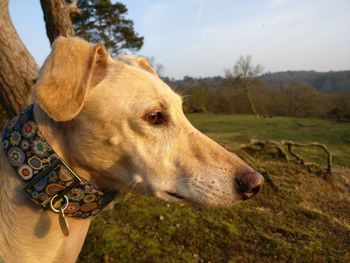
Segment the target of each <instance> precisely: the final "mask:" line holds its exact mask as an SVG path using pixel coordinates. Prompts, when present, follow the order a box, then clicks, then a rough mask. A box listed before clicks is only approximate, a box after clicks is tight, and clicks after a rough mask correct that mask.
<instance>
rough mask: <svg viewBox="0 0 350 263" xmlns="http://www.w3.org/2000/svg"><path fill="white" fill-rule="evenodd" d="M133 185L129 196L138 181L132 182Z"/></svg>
mask: <svg viewBox="0 0 350 263" xmlns="http://www.w3.org/2000/svg"><path fill="white" fill-rule="evenodd" d="M134 182H135V183H134V184H133V185H132V187H131V189H130V191H129V193H130V194H131V192H132V190H134V187H135V186H136V185H137V184H138V183H139V182H138V181H134Z"/></svg>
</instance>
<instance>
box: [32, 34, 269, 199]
mask: <svg viewBox="0 0 350 263" xmlns="http://www.w3.org/2000/svg"><path fill="white" fill-rule="evenodd" d="M34 91H35V100H36V102H37V103H38V104H39V105H40V107H41V108H42V110H43V111H44V112H46V114H47V115H48V116H50V117H51V118H52V119H53V120H55V121H56V122H58V123H59V125H61V127H62V133H64V135H65V143H66V145H65V147H66V148H67V149H68V151H69V152H70V155H69V159H70V160H68V161H69V162H70V163H72V164H74V166H75V167H79V169H80V170H82V169H83V170H85V171H86V172H87V173H88V174H89V176H90V178H88V179H90V180H92V181H93V182H95V183H96V184H97V185H98V186H100V187H102V188H106V189H110V190H115V189H122V188H125V187H127V186H129V187H130V188H133V191H134V192H139V193H145V194H151V195H154V196H157V197H159V198H161V199H164V200H169V201H171V200H179V199H186V200H188V201H191V202H196V203H199V204H202V205H228V204H231V203H233V202H235V201H238V200H242V199H246V198H249V197H251V196H253V195H255V194H256V193H257V192H258V191H259V188H260V187H261V185H262V183H263V177H262V176H261V175H260V174H259V173H257V172H255V171H254V170H253V169H252V168H251V167H249V166H248V165H247V164H246V163H244V162H243V161H242V160H241V159H240V158H238V157H237V156H235V155H234V154H232V153H230V152H228V151H226V150H225V149H224V148H222V147H221V146H220V145H218V144H217V143H215V142H214V141H212V140H211V139H209V138H208V137H206V136H205V135H203V134H202V133H200V132H199V131H198V130H196V129H195V128H194V127H193V126H192V125H191V124H190V123H189V121H188V120H187V119H186V116H185V115H184V113H183V110H182V100H181V97H179V96H178V95H177V94H176V93H175V92H174V91H173V90H172V89H170V88H169V87H168V86H167V85H166V84H165V83H164V82H163V81H162V80H161V79H160V78H159V77H158V76H157V74H156V73H155V72H154V70H153V69H152V67H151V66H150V65H149V64H148V62H147V61H146V60H145V59H144V58H134V57H128V56H124V57H120V58H117V59H112V58H111V57H110V55H109V54H108V52H107V51H106V49H105V48H104V46H102V45H93V44H90V43H87V42H85V41H83V40H81V39H79V38H58V39H57V40H56V41H55V43H54V45H53V49H52V53H51V54H50V56H49V57H48V59H47V60H46V62H45V64H44V66H43V68H42V70H41V72H40V75H39V78H38V80H37V83H36V85H35V87H34Z"/></svg>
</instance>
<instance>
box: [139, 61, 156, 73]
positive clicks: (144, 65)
mask: <svg viewBox="0 0 350 263" xmlns="http://www.w3.org/2000/svg"><path fill="white" fill-rule="evenodd" d="M136 61H137V63H138V64H139V66H140V67H141V68H143V69H145V70H146V71H148V72H150V73H153V74H155V75H158V74H157V72H156V71H155V70H154V69H153V68H152V66H151V65H150V64H149V63H148V61H147V59H146V58H144V57H137V58H136Z"/></svg>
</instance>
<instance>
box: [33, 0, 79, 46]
mask: <svg viewBox="0 0 350 263" xmlns="http://www.w3.org/2000/svg"><path fill="white" fill-rule="evenodd" d="M77 2H78V1H73V2H72V3H71V4H68V3H66V1H65V0H40V3H41V8H42V9H43V13H44V19H45V24H46V34H47V37H48V38H49V40H50V43H51V44H52V43H53V41H54V40H55V39H56V38H57V37H58V36H65V37H70V36H74V29H73V25H72V21H71V18H70V16H71V14H72V13H79V9H78V7H77Z"/></svg>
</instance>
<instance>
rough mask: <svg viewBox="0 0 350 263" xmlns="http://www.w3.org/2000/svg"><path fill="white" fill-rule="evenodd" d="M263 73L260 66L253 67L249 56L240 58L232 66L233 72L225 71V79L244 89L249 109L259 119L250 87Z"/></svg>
mask: <svg viewBox="0 0 350 263" xmlns="http://www.w3.org/2000/svg"><path fill="white" fill-rule="evenodd" d="M262 72H263V67H262V66H261V65H259V64H258V65H256V66H254V65H253V64H252V57H251V55H246V56H245V57H244V56H240V57H239V59H238V61H237V62H236V64H235V65H234V66H233V70H229V69H228V70H226V72H225V73H226V74H225V75H226V78H227V79H229V80H231V81H232V82H236V83H237V82H239V83H240V84H241V85H240V86H241V87H242V88H243V89H244V91H245V93H246V95H247V99H248V102H249V105H250V108H251V110H252V112H253V114H254V115H255V116H256V117H257V118H259V115H258V113H257V111H256V107H255V104H254V101H253V98H252V95H251V91H250V90H251V87H252V86H253V84H254V83H256V78H257V77H258V76H259V75H260V74H261V73H262Z"/></svg>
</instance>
